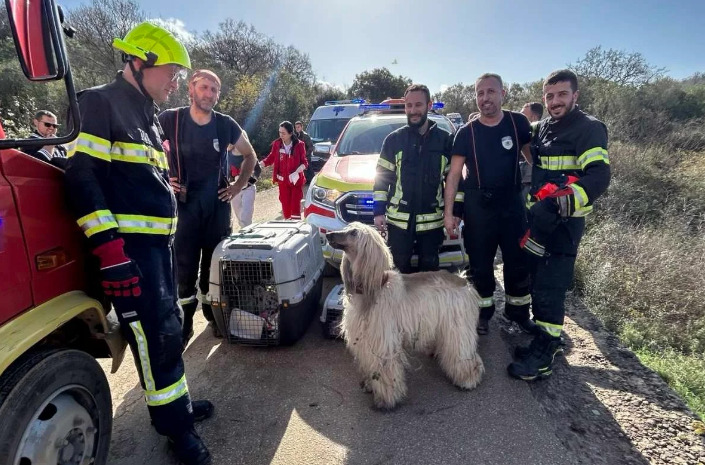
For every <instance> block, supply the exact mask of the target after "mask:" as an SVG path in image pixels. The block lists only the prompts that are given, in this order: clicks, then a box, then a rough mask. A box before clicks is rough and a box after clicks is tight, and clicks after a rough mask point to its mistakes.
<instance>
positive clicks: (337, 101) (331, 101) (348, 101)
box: [323, 98, 365, 105]
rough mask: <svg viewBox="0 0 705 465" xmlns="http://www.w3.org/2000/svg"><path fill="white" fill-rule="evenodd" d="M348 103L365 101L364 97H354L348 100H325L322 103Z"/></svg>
mask: <svg viewBox="0 0 705 465" xmlns="http://www.w3.org/2000/svg"><path fill="white" fill-rule="evenodd" d="M350 103H359V104H362V103H365V99H362V98H354V99H350V100H326V101H325V102H324V103H323V104H324V105H345V104H350Z"/></svg>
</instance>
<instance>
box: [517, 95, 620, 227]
mask: <svg viewBox="0 0 705 465" xmlns="http://www.w3.org/2000/svg"><path fill="white" fill-rule="evenodd" d="M531 155H532V158H533V162H534V166H533V170H532V173H531V191H530V192H531V193H535V192H536V191H537V190H538V189H540V188H541V187H542V186H543V185H545V184H546V183H549V182H551V183H555V184H557V185H559V187H564V185H563V184H564V183H565V176H567V175H573V176H576V177H578V178H579V180H578V181H577V182H574V183H572V184H570V185H569V186H567V187H570V189H571V190H572V191H573V195H572V199H571V201H572V202H573V210H574V213H573V214H572V217H574V218H575V217H583V216H585V215H587V214H588V213H590V212H591V211H592V206H593V202H594V201H595V199H596V198H598V197H599V196H600V195H602V193H603V192H605V190H606V189H607V186H608V185H609V182H610V161H609V157H608V155H607V127H606V126H605V125H604V123H602V122H601V121H599V120H598V119H596V118H594V117H592V116H590V115H588V114H586V113H584V112H583V111H581V110H580V109H578V108H577V107H576V108H575V109H573V110H572V111H571V112H570V113H569V114H568V115H566V116H565V117H564V118H562V119H560V120H557V121H556V120H553V119H552V118H546V119H544V120H542V121H541V122H540V123H539V126H538V131H536V132H535V134H534V136H533V139H532V143H531ZM531 205H533V202H531V201H530V200H528V206H529V207H531Z"/></svg>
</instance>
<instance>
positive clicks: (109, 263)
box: [93, 239, 142, 297]
mask: <svg viewBox="0 0 705 465" xmlns="http://www.w3.org/2000/svg"><path fill="white" fill-rule="evenodd" d="M124 247H125V241H124V240H123V239H114V240H112V241H110V242H106V243H105V244H102V245H100V246H98V247H96V248H95V249H94V250H93V254H94V255H96V256H97V257H98V258H99V259H100V274H101V277H102V278H103V279H102V281H101V284H102V285H103V292H104V293H105V295H107V296H110V297H139V296H140V295H142V289H141V288H140V279H141V278H142V274H141V273H140V270H139V268H138V267H137V264H136V263H135V262H133V261H132V260H130V259H129V258H127V256H126V255H125V251H124Z"/></svg>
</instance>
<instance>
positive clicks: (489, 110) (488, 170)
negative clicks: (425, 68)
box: [445, 73, 535, 334]
mask: <svg viewBox="0 0 705 465" xmlns="http://www.w3.org/2000/svg"><path fill="white" fill-rule="evenodd" d="M475 93H476V98H477V106H478V108H479V109H480V116H479V118H477V119H475V120H470V121H468V123H467V124H466V125H465V126H463V127H462V128H460V130H459V131H458V132H457V134H456V136H455V142H454V144H453V159H452V161H451V169H450V174H449V177H448V186H447V190H446V215H445V221H446V223H447V225H446V227H447V228H448V230H449V233H450V231H451V230H453V229H454V228H455V227H457V223H458V222H459V219H458V218H453V217H452V211H451V210H450V209H449V208H448V204H447V199H448V198H449V197H450V198H452V196H453V195H454V194H455V190H456V185H457V182H458V180H459V179H460V175H461V172H462V170H463V165H465V167H466V168H467V180H466V181H465V185H466V188H465V212H464V219H465V234H464V239H465V248H466V250H467V251H468V255H469V256H470V274H469V276H468V279H469V280H471V281H472V283H473V284H474V285H475V287H476V288H477V292H478V293H479V294H480V297H481V301H480V319H479V321H478V325H477V332H478V334H487V332H488V331H489V320H490V319H491V318H492V316H493V314H494V311H495V303H494V291H495V287H496V282H495V277H494V266H493V264H494V259H495V255H496V253H497V247H499V248H500V250H501V251H502V259H503V262H504V263H503V267H502V268H503V270H502V271H503V274H504V291H505V304H504V315H505V317H506V318H507V319H509V320H510V321H514V322H516V323H517V324H518V325H519V326H520V327H521V328H522V329H523V330H524V331H527V332H531V331H533V330H534V326H535V325H533V322H532V321H531V320H530V318H529V305H530V303H531V296H530V295H529V264H528V257H527V256H526V254H524V253H523V251H522V250H521V248H520V247H519V240H520V239H521V237H522V235H523V234H524V231H525V230H526V213H525V207H524V202H523V200H522V197H521V174H520V172H519V162H520V161H521V160H522V159H523V158H524V155H523V153H527V154H528V153H529V141H530V140H531V129H530V127H529V122H528V121H527V119H526V118H525V117H524V115H522V114H521V113H515V112H511V111H505V110H502V102H503V100H504V96H505V90H504V87H503V84H502V78H501V77H500V76H499V75H497V74H491V73H486V74H483V75H482V76H480V77H479V78H478V79H477V81H476V82H475Z"/></svg>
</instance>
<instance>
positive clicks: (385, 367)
mask: <svg viewBox="0 0 705 465" xmlns="http://www.w3.org/2000/svg"><path fill="white" fill-rule="evenodd" d="M377 368H378V370H377V371H375V372H373V373H372V377H371V379H370V387H371V388H372V394H373V396H374V402H375V407H377V408H380V409H393V408H394V407H396V405H397V404H398V403H399V402H401V400H402V399H404V397H406V381H405V380H404V364H403V363H402V361H401V359H400V357H399V356H397V355H394V356H392V357H391V358H389V359H387V360H382V361H381V363H380V364H378V365H377Z"/></svg>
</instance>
